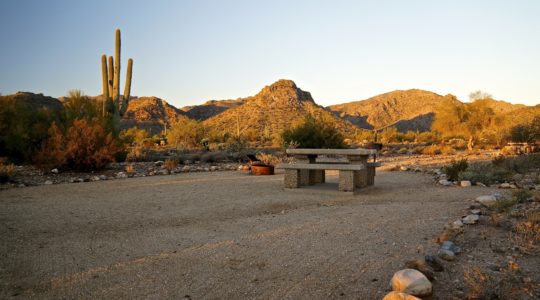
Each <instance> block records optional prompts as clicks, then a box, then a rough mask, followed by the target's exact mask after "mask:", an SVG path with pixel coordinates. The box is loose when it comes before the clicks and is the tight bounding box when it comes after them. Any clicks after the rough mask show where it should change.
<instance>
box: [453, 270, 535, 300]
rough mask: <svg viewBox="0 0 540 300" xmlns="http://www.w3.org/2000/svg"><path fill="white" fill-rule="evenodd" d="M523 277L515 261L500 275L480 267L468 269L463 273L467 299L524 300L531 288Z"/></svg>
mask: <svg viewBox="0 0 540 300" xmlns="http://www.w3.org/2000/svg"><path fill="white" fill-rule="evenodd" d="M521 277H522V276H521V270H520V267H519V265H518V264H517V263H516V262H514V261H509V262H508V266H507V267H506V268H504V269H502V270H501V272H500V273H491V274H490V273H487V272H484V271H482V269H480V268H479V267H472V268H467V269H465V270H464V272H463V281H464V283H465V287H466V294H465V299H523V298H521V297H522V296H524V295H525V294H527V293H528V290H529V288H530V287H529V286H528V284H525V283H523V281H522V280H521Z"/></svg>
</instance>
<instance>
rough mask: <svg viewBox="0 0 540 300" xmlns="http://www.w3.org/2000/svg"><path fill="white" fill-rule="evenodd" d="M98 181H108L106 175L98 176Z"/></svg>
mask: <svg viewBox="0 0 540 300" xmlns="http://www.w3.org/2000/svg"><path fill="white" fill-rule="evenodd" d="M99 179H100V180H107V179H109V178H108V177H107V176H106V175H99Z"/></svg>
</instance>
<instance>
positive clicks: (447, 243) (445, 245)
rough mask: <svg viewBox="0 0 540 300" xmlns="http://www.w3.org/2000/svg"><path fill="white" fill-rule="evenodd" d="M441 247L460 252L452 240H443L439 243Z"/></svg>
mask: <svg viewBox="0 0 540 300" xmlns="http://www.w3.org/2000/svg"><path fill="white" fill-rule="evenodd" d="M441 249H444V250H450V251H452V252H454V253H460V252H461V248H459V247H458V246H457V245H456V244H454V242H452V241H444V242H443V243H442V245H441Z"/></svg>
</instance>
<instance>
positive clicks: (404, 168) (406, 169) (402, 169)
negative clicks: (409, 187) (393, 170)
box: [399, 166, 409, 171]
mask: <svg viewBox="0 0 540 300" xmlns="http://www.w3.org/2000/svg"><path fill="white" fill-rule="evenodd" d="M399 169H400V170H401V171H408V170H409V168H407V167H405V166H401V167H399Z"/></svg>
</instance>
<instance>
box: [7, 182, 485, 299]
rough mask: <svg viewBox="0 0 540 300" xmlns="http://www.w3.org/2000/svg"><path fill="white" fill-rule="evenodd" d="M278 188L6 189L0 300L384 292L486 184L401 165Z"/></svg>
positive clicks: (92, 185) (94, 185) (109, 185)
mask: <svg viewBox="0 0 540 300" xmlns="http://www.w3.org/2000/svg"><path fill="white" fill-rule="evenodd" d="M327 178H328V181H334V182H335V181H336V180H337V178H336V176H335V174H334V175H332V174H330V175H328V176H327ZM282 184H283V176H282V174H278V175H275V176H249V175H247V174H245V173H242V172H212V173H185V174H178V175H171V176H159V177H145V178H132V179H125V180H114V181H97V182H89V183H81V184H58V185H49V186H36V187H29V188H25V189H8V190H4V191H0V236H1V238H2V243H1V244H0V256H1V260H0V284H1V285H0V290H1V291H0V298H14V299H16V298H39V299H42V298H45V299H60V298H68V299H73V298H80V299H179V298H187V299H190V298H192V299H240V298H250V299H328V298H339V299H380V298H382V296H383V295H384V294H385V293H386V291H388V282H389V280H390V278H391V276H392V274H393V273H394V272H395V271H397V270H399V269H401V268H402V266H403V263H404V262H405V261H407V260H410V259H413V258H416V257H423V255H424V254H425V251H426V249H429V248H430V247H431V245H433V243H432V242H431V239H432V238H433V237H434V236H436V235H437V234H438V233H440V232H441V230H442V229H443V226H444V225H445V224H446V223H448V222H449V221H453V220H454V219H456V217H458V216H460V214H461V212H462V211H463V209H464V208H466V205H467V204H466V203H467V202H466V199H470V198H473V197H476V196H478V195H481V194H485V193H486V192H488V190H487V189H485V188H479V187H470V188H455V187H453V188H445V187H440V186H436V185H435V184H434V183H433V180H432V178H431V176H427V175H423V174H419V173H406V172H380V173H379V174H378V175H377V177H376V183H375V186H374V187H371V188H368V189H366V190H364V191H362V193H360V194H359V195H354V196H352V195H342V194H340V193H339V192H337V191H336V192H332V193H328V192H327V191H325V192H318V191H306V192H305V193H304V192H298V191H295V192H291V191H284V190H283V189H282ZM336 190H337V186H336ZM440 296H441V295H438V296H437V295H436V294H435V297H434V298H439V299H441V297H440Z"/></svg>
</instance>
